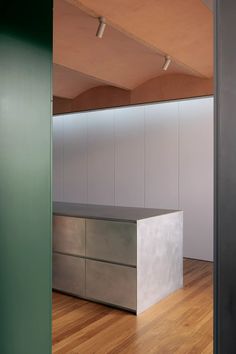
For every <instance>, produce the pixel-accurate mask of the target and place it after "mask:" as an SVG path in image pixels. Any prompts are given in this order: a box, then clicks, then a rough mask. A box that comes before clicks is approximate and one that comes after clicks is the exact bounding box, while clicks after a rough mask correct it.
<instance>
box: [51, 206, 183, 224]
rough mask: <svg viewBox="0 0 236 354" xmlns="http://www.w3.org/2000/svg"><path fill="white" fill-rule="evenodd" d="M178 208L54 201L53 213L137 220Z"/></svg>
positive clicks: (89, 217)
mask: <svg viewBox="0 0 236 354" xmlns="http://www.w3.org/2000/svg"><path fill="white" fill-rule="evenodd" d="M176 211H178V210H167V209H150V208H133V207H118V206H109V205H96V204H75V203H64V202H54V203H53V214H54V215H61V216H71V217H78V218H87V219H101V220H114V221H127V222H134V223H135V222H137V221H138V220H141V219H147V218H151V217H153V216H159V215H164V214H170V213H173V212H176Z"/></svg>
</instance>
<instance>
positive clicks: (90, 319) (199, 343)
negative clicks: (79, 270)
mask: <svg viewBox="0 0 236 354" xmlns="http://www.w3.org/2000/svg"><path fill="white" fill-rule="evenodd" d="M212 307H213V305H212V264H211V263H208V262H202V261H196V260H188V259H187V260H185V261H184V289H181V290H179V291H177V292H175V293H174V294H172V295H171V296H169V297H168V298H166V299H165V300H163V301H161V302H160V303H159V304H157V305H155V306H153V307H152V308H151V309H149V310H147V311H146V312H144V313H143V314H141V315H139V316H138V317H136V316H135V315H133V314H130V313H128V312H124V311H120V310H115V309H112V308H109V307H106V306H103V305H98V304H95V303H92V302H88V301H84V300H80V299H76V298H73V297H69V296H65V295H62V294H59V293H53V353H60V354H67V353H69V354H84V353H86V354H106V353H110V354H118V353H125V354H146V353H155V354H157V353H160V354H167V353H170V354H208V353H212V352H213V349H212V321H213V320H212V318H213V308H212Z"/></svg>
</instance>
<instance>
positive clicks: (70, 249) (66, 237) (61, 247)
mask: <svg viewBox="0 0 236 354" xmlns="http://www.w3.org/2000/svg"><path fill="white" fill-rule="evenodd" d="M53 251H54V252H62V253H67V254H75V255H80V256H84V255H85V219H81V218H73V217H68V216H54V217H53Z"/></svg>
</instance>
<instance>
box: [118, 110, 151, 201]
mask: <svg viewBox="0 0 236 354" xmlns="http://www.w3.org/2000/svg"><path fill="white" fill-rule="evenodd" d="M114 114H115V204H116V205H121V206H144V107H142V106H141V107H129V108H119V109H116V110H114Z"/></svg>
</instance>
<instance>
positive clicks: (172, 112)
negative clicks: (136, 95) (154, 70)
mask: <svg viewBox="0 0 236 354" xmlns="http://www.w3.org/2000/svg"><path fill="white" fill-rule="evenodd" d="M178 105H179V103H178V102H167V103H161V104H153V105H147V106H146V107H145V207H148V208H152V207H154V208H161V209H178V158H179V152H178V115H179V109H178V108H179V107H178Z"/></svg>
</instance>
